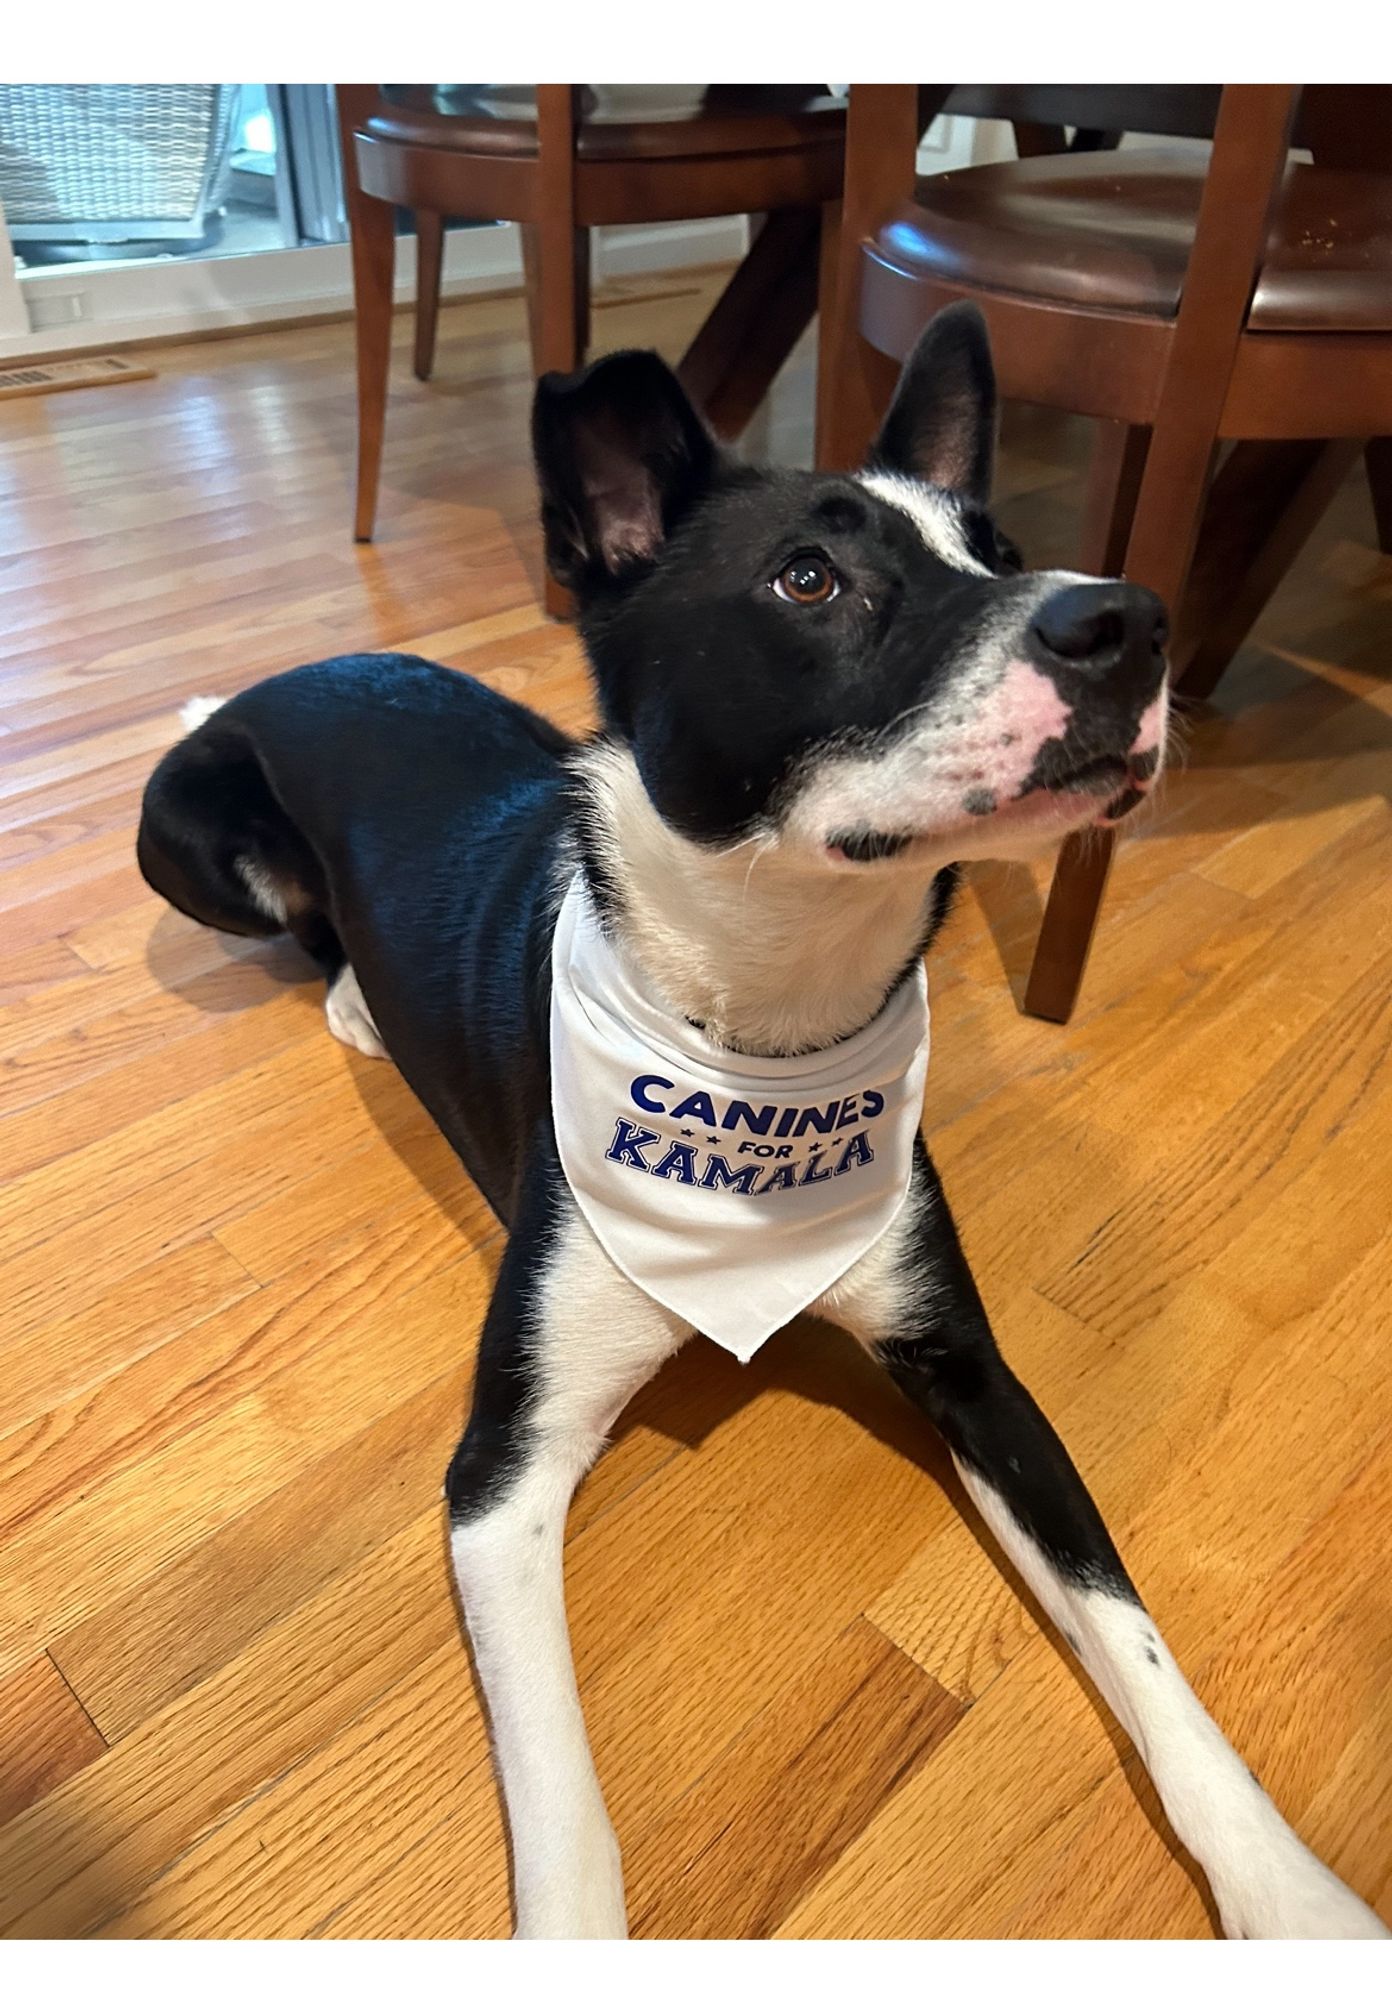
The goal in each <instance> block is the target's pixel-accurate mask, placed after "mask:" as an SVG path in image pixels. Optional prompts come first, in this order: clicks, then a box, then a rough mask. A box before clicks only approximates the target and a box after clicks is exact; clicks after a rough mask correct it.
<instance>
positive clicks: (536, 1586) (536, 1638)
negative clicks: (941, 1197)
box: [445, 1166, 686, 1938]
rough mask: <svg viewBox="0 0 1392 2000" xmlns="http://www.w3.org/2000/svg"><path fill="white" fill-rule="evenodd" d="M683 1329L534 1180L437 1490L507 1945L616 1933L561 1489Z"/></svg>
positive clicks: (622, 1930)
mask: <svg viewBox="0 0 1392 2000" xmlns="http://www.w3.org/2000/svg"><path fill="white" fill-rule="evenodd" d="M685 1333H686V1329H685V1328H684V1327H683V1326H681V1325H680V1323H679V1322H677V1321H676V1320H674V1319H672V1318H671V1317H669V1316H668V1315H666V1314H665V1313H663V1312H662V1311H661V1310H660V1308H658V1307H657V1306H655V1305H653V1304H652V1302H651V1301H650V1300H648V1299H647V1298H645V1297H644V1296H643V1294H642V1293H641V1292H639V1291H637V1290H636V1288H635V1287H634V1286H633V1285H631V1284H630V1282H629V1281H628V1279H627V1278H625V1277H624V1276H623V1275H622V1273H621V1272H619V1271H618V1270H616V1268H615V1267H614V1265H613V1264H611V1263H610V1261H609V1259H608V1257H606V1255H605V1254H604V1252H603V1250H601V1249H600V1247H599V1245H598V1243H597V1242H596V1241H595V1239H594V1237H593V1236H592V1235H591V1233H590V1231H589V1229H588V1227H587V1226H586V1225H585V1223H584V1222H583V1221H582V1220H581V1218H580V1216H579V1214H578V1213H577V1211H576V1210H575V1207H574V1204H573V1202H572V1201H571V1198H570V1196H569V1193H568V1191H567V1190H566V1188H565V1186H564V1183H563V1182H562V1181H561V1178H560V1172H559V1168H555V1167H554V1166H549V1167H548V1168H547V1169H545V1170H542V1169H538V1170H537V1171H535V1172H534V1174H533V1176H532V1183H531V1185H530V1186H529V1192H528V1197H527V1198H526V1199H524V1202H523V1204H522V1210H521V1213H519V1215H518V1217H517V1219H516V1224H515V1226H514V1229H513V1233H512V1236H511V1239H510V1241H509V1244H508V1248H507V1251H506V1253H505V1255H504V1258H503V1265H502V1269H501V1271H500V1273H499V1278H498V1285H497V1289H496V1291H495V1293H494V1296H493V1301H492V1304H491V1306H490V1307H489V1313H488V1320H487V1323H486V1326H485V1328H484V1335H483V1340H482V1343H481V1345H480V1351H479V1363H478V1373H477V1377H476V1380H475V1386H474V1405H473V1411H472V1414H471V1416H470V1419H469V1425H468V1429H467V1430H466V1431H465V1433H464V1437H463V1440H462V1441H461V1443H460V1446H459V1449H458V1451H457V1452H456V1453H455V1456H454V1460H453V1463H452V1464H451V1466H450V1470H449V1476H448V1479H447V1481H446V1486H445V1491H446V1494H447V1496H448V1500H449V1507H450V1545H451V1549H452V1553H453V1558H454V1568H455V1575H456V1578H457V1580H458V1584H459V1593H460V1597H461V1599H462V1601H463V1605H464V1613H465V1617H466V1618H467V1621H468V1626H469V1636H470V1639H471V1641H472V1644H473V1652H474V1660H475V1663H476V1665H477V1667H478V1673H479V1678H480V1680H481V1681H482V1683H483V1690H484V1696H485V1699H486V1702H487V1705H488V1713H489V1721H490V1724H491V1727H492V1736H493V1748H494V1755H495V1758H496V1761H497V1766H498V1773H499V1777H500V1779H501V1781H502V1787H503V1796H504V1799H505V1800H506V1804H507V1815H508V1827H509V1831H510V1833H511V1837H512V1861H513V1894H514V1898H515V1902H516V1916H517V1925H516V1935H517V1936H518V1937H520V1938H579V1937H591V1938H594V1937H610V1938H612V1937H623V1936H625V1935H626V1934H627V1925H626V1920H625V1915H624V1897H623V1876H622V1871H621V1868H620V1863H619V1852H618V1846H617V1843H616V1841H615V1839H614V1832H613V1828H612V1827H611V1825H610V1823H609V1815H608V1813H607V1812H606V1810H605V1806H604V1800H603V1797H602V1795H601V1793H600V1789H599V1780H598V1778H597V1777H596V1775H595V1768H594V1762H593V1759H592V1758H591V1755H590V1748H589V1743H588V1740H587V1738H586V1735H585V1723H584V1717H583V1716H582V1714H581V1711H580V1698H579V1694H578V1691H577V1689H576V1684H575V1669H574V1666H573V1664H572V1661H571V1652H570V1638H569V1634H568V1631H567V1628H566V1614H565V1589H564V1582H563V1578H562V1541H563V1537H564V1531H565V1518H566V1512H567V1509H568V1507H569V1505H570V1498H571V1494H572V1493H573V1492H574V1490H575V1487H576V1486H577V1485H578V1483H579V1481H580V1479H581V1478H582V1477H583V1475H584V1474H585V1472H586V1471H587V1470H588V1468H589V1467H590V1465H591V1464H592V1463H593V1461H594V1460H595V1458H596V1457H597V1456H598V1454H599V1452H600V1450H601V1448H602V1446H603V1444H604V1441H605V1438H606V1435H607V1433H608V1431H609V1427H610V1426H611V1424H612V1423H613V1422H614V1419H615V1418H616V1417H617V1416H618V1414H619V1412H620V1411H621V1410H622V1409H623V1407H624V1405H625V1403H627V1402H628V1400H629V1398H630V1397H631V1396H632V1394H633V1393H634V1391H635V1390H636V1389H637V1388H638V1387H639V1385H640V1384H641V1383H642V1382H644V1381H646V1379H647V1378H648V1377H649V1376H650V1375H651V1374H652V1373H653V1372H654V1371H655V1370H656V1368H657V1367H658V1366H659V1365H660V1364H661V1362H662V1361H664V1360H665V1359H666V1357H667V1356H668V1355H669V1354H670V1353H672V1352H673V1350H674V1349H675V1348H677V1347H678V1346H680V1344H681V1342H682V1340H683V1338H684V1337H685Z"/></svg>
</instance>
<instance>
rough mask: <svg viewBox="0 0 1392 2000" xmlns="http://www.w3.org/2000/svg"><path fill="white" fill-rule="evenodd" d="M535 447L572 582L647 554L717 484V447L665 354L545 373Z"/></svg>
mask: <svg viewBox="0 0 1392 2000" xmlns="http://www.w3.org/2000/svg"><path fill="white" fill-rule="evenodd" d="M532 449H533V451H534V452H535V454H536V467H537V478H538V480H539V481H540V485H541V519H542V525H543V527H544V528H545V531H546V559H547V562H548V563H549V565H550V568H551V571H552V574H553V575H555V576H557V577H559V578H560V580H561V582H562V583H566V584H570V585H571V586H572V587H575V586H580V587H583V585H584V584H585V583H586V581H590V582H593V581H595V580H596V579H597V578H599V577H602V576H605V575H608V576H611V577H613V576H619V575H622V574H623V573H624V572H625V571H626V570H629V569H631V568H633V567H635V566H636V565H640V564H643V563H646V562H648V561H650V560H651V558H652V557H653V556H654V555H655V554H656V553H657V550H658V547H659V545H660V544H661V542H662V540H663V538H664V537H665V536H666V535H668V534H669V533H670V532H671V530H672V529H673V527H675V525H676V523H677V522H678V520H679V519H680V518H681V516H682V514H683V513H684V512H685V511H686V509H687V508H688V507H689V506H690V505H691V503H692V501H693V500H694V499H695V498H696V497H697V496H698V495H699V494H700V493H701V492H702V491H703V490H704V489H705V487H706V486H707V485H708V484H709V482H710V478H711V475H712V473H713V471H714V469H715V463H716V456H717V447H716V444H715V440H714V439H713V438H712V436H711V434H710V432H709V431H708V430H707V429H706V427H705V425H704V424H703V423H702V421H701V419H700V417H699V416H697V414H696V412H695V410H694V409H693V408H692V406H691V402H690V400H689V398H688V396H687V394H686V391H685V390H684V389H683V388H682V386H681V383H680V382H679V381H678V380H677V378H676V376H675V375H674V374H673V373H672V371H671V369H670V368H669V367H668V366H667V364H666V362H665V361H663V360H662V359H661V358H660V356H658V355H656V354H649V353H639V352H637V351H633V352H628V353H622V354H608V355H606V356H605V357H604V359H603V360H602V361H596V362H594V363H593V365H592V366H591V367H589V368H584V369H581V370H580V372H579V373H578V374H575V375H555V374H551V375H543V376H542V378H541V380H540V381H539V382H538V383H537V390H536V401H535V403H534V404H533V407H532Z"/></svg>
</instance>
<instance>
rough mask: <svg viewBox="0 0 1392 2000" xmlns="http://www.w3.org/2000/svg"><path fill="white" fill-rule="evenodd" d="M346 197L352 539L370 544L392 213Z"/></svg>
mask: <svg viewBox="0 0 1392 2000" xmlns="http://www.w3.org/2000/svg"><path fill="white" fill-rule="evenodd" d="M346 200H347V208H348V234H349V241H350V243H351V246H352V254H353V301H354V307H355V311H354V318H353V325H354V337H355V340H356V343H357V356H358V492H357V505H356V508H355V511H354V516H353V538H354V540H355V541H359V542H370V541H371V540H372V531H373V528H374V526H375V524H376V519H377V488H378V485H379V482H380V480H381V475H382V438H383V433H384V431H385V429H386V421H387V369H388V363H389V362H390V359H391V329H392V283H393V277H394V274H395V270H396V211H395V210H394V208H393V207H392V205H391V203H390V202H387V201H377V200H376V199H375V198H374V197H373V196H372V195H368V194H363V193H362V191H361V190H360V189H358V188H353V187H350V188H348V189H347V190H346Z"/></svg>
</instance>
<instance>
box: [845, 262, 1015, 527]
mask: <svg viewBox="0 0 1392 2000" xmlns="http://www.w3.org/2000/svg"><path fill="white" fill-rule="evenodd" d="M995 451H996V376H995V370H994V369H993V368H992V366H991V344H990V341H989V340H988V339H987V336H986V322H985V320H984V319H983V318H982V317H981V314H980V312H979V311H978V310H977V308H976V307H975V306H974V305H972V304H970V303H969V302H968V301H966V300H963V301H962V302H961V303H960V304H958V305H952V306H945V307H944V308H943V310H942V311H941V312H940V313H937V314H936V315H935V316H934V317H933V318H932V319H930V320H929V322H928V324H927V326H926V327H924V329H923V331H922V333H921V334H920V335H919V337H918V345H917V346H916V347H915V348H914V351H913V353H912V354H911V355H910V356H909V358H908V360H907V361H906V362H905V363H904V372H903V374H902V375H901V376H900V377H899V386H898V387H897V388H896V389H895V391H894V400H893V402H892V403H891V404H890V406H889V414H888V415H887V416H886V418H885V420H884V422H883V424H882V425H881V426H880V434H879V436H878V437H877V438H876V440H875V442H874V445H873V446H872V447H871V454H870V462H871V464H872V465H873V466H878V467H879V468H881V469H882V470H883V471H886V472H906V473H908V474H909V475H910V476H911V477H912V478H914V479H926V480H927V481H928V483H929V485H930V486H945V487H947V488H949V489H950V490H951V491H952V492H954V493H961V494H963V495H964V496H966V497H967V498H968V499H972V500H976V501H978V502H980V504H981V505H983V506H984V505H985V503H986V502H987V501H988V500H989V499H990V497H991V470H992V465H993V462H994V459H995Z"/></svg>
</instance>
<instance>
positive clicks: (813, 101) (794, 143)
mask: <svg viewBox="0 0 1392 2000" xmlns="http://www.w3.org/2000/svg"><path fill="white" fill-rule="evenodd" d="M531 94H532V93H531V92H530V91H529V90H526V89H508V91H507V93H506V95H507V102H508V104H509V105H511V104H513V103H514V102H515V101H516V100H518V99H519V98H521V99H523V101H525V99H526V98H527V97H528V96H530V95H531ZM489 97H490V90H489V86H488V85H471V84H419V83H408V84H384V85H383V86H382V101H381V103H380V105H379V108H378V109H377V110H376V111H375V112H374V113H373V115H372V116H371V117H370V118H368V119H367V120H366V121H365V122H364V123H363V124H362V125H361V126H360V127H359V128H358V129H359V131H360V132H362V133H363V134H365V135H367V136H369V137H371V138H373V139H377V140H382V141H387V142H392V141H394V142H396V143H397V144H398V145H408V146H438V147H442V148H443V149H445V150H446V151H448V152H453V153H472V154H475V155H479V154H482V155H487V156H490V157H493V158H507V159H535V158H536V151H537V128H536V122H535V118H520V117H498V116H496V115H495V114H494V113H493V112H492V111H490V110H489V108H488V105H489ZM845 131H846V107H845V102H844V100H843V99H841V98H837V97H833V96H830V95H828V94H827V93H826V92H825V91H824V90H823V89H822V87H821V86H820V85H819V84H770V85H762V84H713V85H711V87H710V88H709V89H708V90H707V92H706V94H705V98H704V101H703V102H702V104H701V107H700V109H699V110H697V111H694V112H693V113H692V114H691V115H689V116H686V117H680V118H653V119H647V120H635V121H634V122H632V123H629V122H626V121H624V122H620V121H616V120H613V119H608V118H598V117H596V116H594V104H593V99H592V98H588V97H587V99H586V100H585V109H584V110H583V111H582V115H581V119H580V123H579V126H578V128H577V132H576V154H577V157H578V158H579V159H581V160H586V161H591V160H593V161H600V160H643V159H695V158H709V157H711V156H712V155H720V154H743V153H775V152H789V151H797V150H799V149H802V148H806V147H809V146H827V145H832V146H836V147H840V146H841V145H842V144H843V143H844V139H845Z"/></svg>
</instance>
